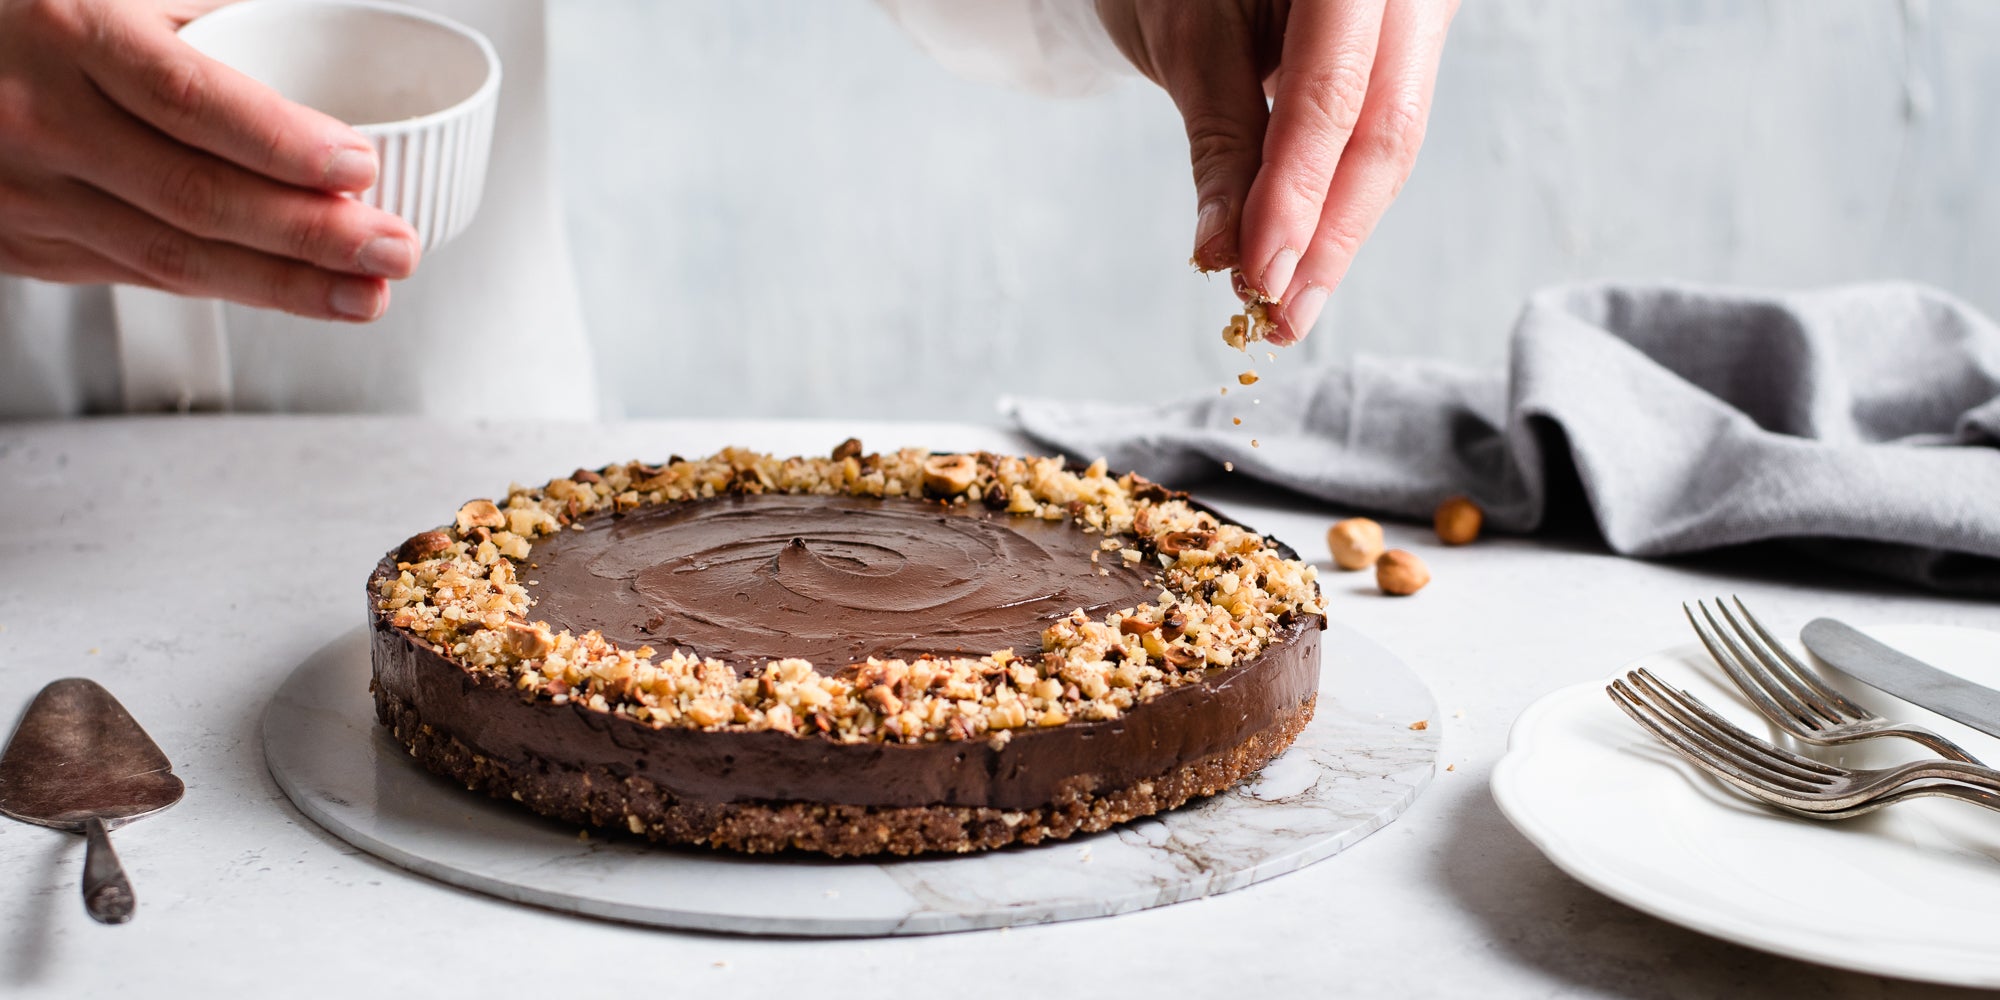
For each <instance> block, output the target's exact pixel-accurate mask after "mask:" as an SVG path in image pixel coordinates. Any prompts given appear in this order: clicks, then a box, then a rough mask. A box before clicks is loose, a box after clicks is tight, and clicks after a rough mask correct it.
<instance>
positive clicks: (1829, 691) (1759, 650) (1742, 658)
mask: <svg viewBox="0 0 2000 1000" xmlns="http://www.w3.org/2000/svg"><path fill="white" fill-rule="evenodd" d="M1734 600H1735V601H1736V607H1737V609H1738V610H1740V611H1742V612H1743V617H1742V619H1740V620H1739V619H1738V618H1737V617H1736V615H1735V613H1733V612H1731V611H1730V610H1729V605H1727V604H1725V603H1723V600H1722V598H1720V597H1718V598H1716V599H1715V606H1716V607H1718V608H1720V609H1721V610H1722V621H1717V620H1716V617H1715V613H1714V612H1712V611H1710V610H1709V609H1708V602H1706V601H1699V602H1696V606H1697V607H1699V608H1701V617H1702V618H1705V619H1707V620H1708V625H1707V626H1703V624H1702V622H1701V620H1700V619H1697V618H1696V617H1695V615H1694V611H1693V610H1692V609H1690V608H1689V607H1688V606H1687V604H1686V603H1683V604H1681V610H1682V611H1683V612H1685V613H1686V614H1687V619H1688V624H1690V625H1693V626H1694V631H1695V634H1696V635H1698V636H1700V637H1701V644H1702V645H1704V646H1707V647H1708V655H1710V656H1712V657H1714V658H1715V662H1716V664H1717V665H1719V666H1721V667H1722V669H1723V671H1724V672H1725V673H1727V674H1728V675H1729V679H1730V680H1732V681H1735V682H1736V686H1737V687H1739V688H1742V689H1743V693H1744V694H1745V695H1747V696H1749V698H1750V703H1751V704H1753V705H1755V706H1757V710H1758V711H1759V712H1762V713H1764V717H1765V718H1768V719H1770V720H1771V721H1772V722H1773V723H1775V724H1776V725H1777V726H1778V728H1779V729H1782V730H1784V731H1785V732H1787V733H1789V734H1791V735H1792V736H1794V737H1797V738H1798V739H1800V740H1803V741H1805V742H1807V743H1815V744H1818V745H1820V746H1841V745H1843V744H1847V743H1858V742H1860V741H1862V740H1869V739H1874V738H1876V737H1880V736H1900V737H1902V738H1904V739H1906V740H1912V741H1915V742H1917V743H1921V744H1923V745H1924V746H1925V747H1927V748H1929V749H1930V750H1932V751H1933V752H1936V753H1938V754H1941V755H1943V756H1945V757H1949V758H1951V759H1952V760H1961V761H1965V762H1966V763H1968V764H1978V763H1981V762H1980V760H1979V758H1977V757H1974V756H1973V755H1972V754H1970V753H1968V752H1966V750H1965V748H1964V747H1961V746H1959V745H1958V744H1956V743H1953V742H1952V741H1950V740H1948V739H1946V738H1944V737H1943V736H1940V735H1938V734H1937V733H1934V732H1931V731H1930V730H1928V729H1925V728H1924V727H1922V726H1919V725H1914V724H1911V723H1907V722H1891V721H1889V720H1888V719H1885V718H1883V717H1882V716H1880V715H1877V714H1875V713H1874V712H1871V711H1869V710H1868V709H1865V708H1862V707H1861V706H1860V705H1857V704H1855V703H1854V702H1853V701H1851V700H1849V699H1848V698H1847V697H1846V696H1844V695H1842V694H1841V693H1840V692H1838V691H1835V690H1834V689H1833V688H1832V687H1831V686H1830V685H1828V684H1827V683H1826V682H1825V681H1824V680H1821V679H1820V676H1819V674H1817V673H1815V672H1814V671H1813V669H1812V668H1811V667H1808V666H1806V665H1805V664H1804V663H1802V662H1800V660H1799V658H1798V657H1796V656H1793V655H1792V653H1791V650H1789V649H1786V648H1785V644H1784V643H1782V642H1779V641H1778V640H1777V639H1775V638H1773V637H1772V636H1771V633H1770V632H1769V631H1767V630H1766V629H1765V628H1764V624H1763V623H1762V622H1760V621H1758V620H1757V616H1756V615H1753V614H1751V613H1750V609H1749V608H1748V607H1747V606H1745V605H1744V603H1743V599H1742V598H1740V597H1738V598H1734ZM1722 622H1728V628H1726V629H1725V628H1724V627H1723V624H1722ZM1746 622H1747V623H1748V624H1747V625H1746V624H1745V623H1746Z"/></svg>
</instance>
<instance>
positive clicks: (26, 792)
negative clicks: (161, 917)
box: [0, 677, 185, 924]
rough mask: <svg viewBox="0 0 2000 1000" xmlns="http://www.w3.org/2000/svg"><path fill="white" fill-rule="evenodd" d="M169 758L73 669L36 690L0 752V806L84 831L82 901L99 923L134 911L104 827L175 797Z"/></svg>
mask: <svg viewBox="0 0 2000 1000" xmlns="http://www.w3.org/2000/svg"><path fill="white" fill-rule="evenodd" d="M184 790H185V789H184V787H183V786H182V785H181V779H179V778H176V777H174V766H173V763H172V762H170V761H168V760H167V755H166V754H164V753H161V752H160V748H159V747H158V746H155V745H154V744H153V741H152V738H151V737H148V736H147V735H146V731H145V730H143V729H141V728H139V724H138V723H137V722H134V721H133V720H132V715H131V713H129V712H127V711H125V706H123V705H120V704H118V699H116V698H113V697H111V692H109V691H106V690H104V688H102V687H100V686H99V685H98V684H97V682H96V681H89V680H84V679H83V678H81V677H71V678H68V679H65V680H59V681H56V682H54V683H52V684H50V685H49V686H48V687H45V688H43V689H42V691H41V693H40V694H38V695H36V696H35V700H34V703H33V704H30V705H29V706H28V712H27V714H26V715H23V716H22V717H21V724H20V725H19V726H17V727H16V728H15V729H14V736H13V738H12V739H9V740H8V741H7V749H6V751H5V752H4V753H0V814H5V815H8V816H12V817H13V818H15V819H18V820H21V821H23V822H26V823H35V824H39V825H41V826H49V827H54V828H56V829H58V830H69V831H71V832H81V833H82V834H83V835H84V836H85V837H87V838H88V839H89V848H88V850H87V852H86V854H85V855H84V862H83V907H84V909H85V910H88V911H89V912H90V915H91V917H92V918H94V919H96V920H97V921H98V922H100V923H106V924H122V923H124V922H125V921H127V920H130V919H132V909H133V906H134V899H133V896H132V883H131V882H130V881H129V880H127V879H126V877H125V868H124V866H123V865H121V864H119V863H118V855H117V853H116V852H114V851H113V850H112V849H111V836H110V831H111V829H112V828H113V827H116V826H122V825H124V824H125V823H128V822H130V821H132V820H135V819H138V818H139V817H141V816H146V815H149V814H152V813H156V812H159V811H160V810H162V809H165V808H166V807H168V806H170V805H173V804H174V803H176V802H179V801H180V800H181V793H182V792H183V791H184Z"/></svg>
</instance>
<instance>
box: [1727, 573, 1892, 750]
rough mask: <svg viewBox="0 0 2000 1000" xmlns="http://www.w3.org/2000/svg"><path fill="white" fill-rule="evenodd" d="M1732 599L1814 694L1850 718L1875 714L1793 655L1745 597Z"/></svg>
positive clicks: (1867, 716)
mask: <svg viewBox="0 0 2000 1000" xmlns="http://www.w3.org/2000/svg"><path fill="white" fill-rule="evenodd" d="M1730 599H1731V600H1733V601H1735V602H1736V607H1737V609H1738V610H1740V611H1742V612H1743V618H1744V620H1746V621H1748V622H1749V623H1750V627H1751V628H1752V629H1754V630H1755V631H1756V633H1757V635H1758V636H1759V637H1761V638H1762V639H1763V640H1764V643H1765V644H1766V645H1768V646H1770V648H1771V651H1772V652H1774V653H1776V654H1777V655H1778V659H1780V660H1782V661H1783V662H1784V664H1785V666H1786V667H1787V668H1789V669H1790V671H1791V674H1792V676H1794V677H1796V678H1798V680H1799V681H1800V682H1801V683H1803V684H1804V685H1805V686H1806V688H1807V689H1809V690H1810V691H1811V692H1812V693H1813V694H1815V695H1817V696H1818V697H1819V699H1820V700H1821V701H1823V702H1825V703H1827V704H1829V705H1832V706H1833V707H1834V709H1835V710H1837V711H1839V712H1841V713H1843V714H1845V715H1847V716H1848V717H1850V718H1855V719H1866V718H1871V717H1873V716H1874V714H1875V713H1873V712H1870V711H1868V710H1867V709H1865V708H1862V707H1861V706H1859V705H1856V704H1855V703H1853V702H1851V701H1848V700H1847V698H1846V697H1845V696H1843V695H1842V694H1841V693H1840V692H1838V691H1835V690H1834V689H1833V688H1831V687H1829V686H1828V685H1827V684H1826V682H1825V681H1824V680H1822V679H1821V678H1820V676H1819V672H1818V671H1816V670H1814V669H1812V668H1811V667H1808V666H1806V665H1805V664H1804V663H1802V662H1800V661H1799V658H1798V657H1796V656H1793V655H1792V651H1791V650H1790V649H1788V648H1787V647H1786V646H1785V644H1784V643H1782V642H1779V641H1778V640H1777V639H1775V638H1773V637H1772V636H1771V633H1770V631H1769V630H1768V629H1766V628H1764V623H1763V622H1760V621H1758V620H1757V616H1756V615H1753V614H1751V613H1750V608H1749V606H1748V605H1746V604H1744V603H1743V598H1741V597H1738V596H1736V595H1734V594H1731V595H1730ZM1715 603H1717V604H1721V603H1722V599H1721V598H1719V597H1718V598H1716V600H1715ZM1722 613H1723V614H1725V615H1727V614H1729V609H1728V608H1727V607H1725V608H1723V609H1722ZM1739 627H1740V626H1739Z"/></svg>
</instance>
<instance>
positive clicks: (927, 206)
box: [550, 0, 2000, 421]
mask: <svg viewBox="0 0 2000 1000" xmlns="http://www.w3.org/2000/svg"><path fill="white" fill-rule="evenodd" d="M550 17H551V22H552V23H551V38H552V42H551V44H552V46H553V56H554V58H553V71H554V75H555V84H554V86H555V102H556V114H557V136H556V141H557V142H558V144H559V147H560V161H561V166H562V169H563V171H564V186H565V203H566V206H567V210H568V213H569V229H570V233H571V236H572V239H573V241H574V246H573V250H574V254H575V258H576V262H577V267H578V270H579V272H580V275H579V276H580V280H581V285H582V288H583V292H584V296H585V308H586V312H587V316H588V319H589V322H590V324H591V327H592V332H593V336H594V338H595V340H596V342H597V344H598V345H599V364H600V365H601V366H602V369H603V374H604V376H605V383H606V385H607V387H608V389H609V391H610V393H611V395H612V396H613V398H614V404H613V405H614V406H617V407H620V408H621V410H622V412H624V413H626V414H629V415H634V416H648V415H698V414H713V415H742V416H857V417H860V416H896V415H920V416H924V417H935V418H960V419H970V420H978V421H989V420H991V419H993V416H992V415H993V400H994V398H995V397H996V396H997V395H999V394H1001V393H1006V392H1013V393H1030V394H1051V395H1074V396H1098V397H1103V398H1111V399H1137V398H1141V397H1143V396H1144V395H1146V394H1149V393H1161V392H1166V393H1193V392H1209V391H1213V387H1214V386H1215V385H1217V384H1218V383H1219V382H1220V381H1221V380H1222V379H1225V378H1227V377H1228V376H1229V375H1230V374H1232V373H1233V372H1235V371H1236V370H1238V369H1240V367H1241V363H1240V362H1241V357H1240V356H1239V355H1235V354H1234V353H1233V352H1230V351H1228V350H1227V349H1226V348H1224V347H1223V346H1222V345H1221V343H1220V341H1219V339H1218V336H1217V331H1218V330H1219V329H1220V326H1221V323H1222V321H1223V319H1224V318H1225V317H1226V316H1227V314H1228V313H1229V311H1230V308H1231V305H1232V304H1233V298H1232V297H1231V296H1230V295H1229V293H1228V290H1227V287H1226V284H1225V282H1223V281H1222V280H1220V279H1214V280H1210V279H1204V278H1202V277H1200V276H1197V275H1195V274H1193V273H1192V272H1191V271H1190V270H1189V268H1188V267H1187V264H1186V259H1187V256H1188V253H1189V249H1190V248H1189V243H1190V241H1191V238H1192V229H1193V212H1194V206H1193V186H1192V183H1191V182H1190V181H1189V179H1188V169H1187V153H1186V147H1185V144H1184V142H1183V138H1182V133H1181V126H1180V122H1179V120H1178V118H1177V117H1176V116H1175V114H1174V112H1173V108H1172V106H1171V105H1170V104H1169V103H1168V101H1167V100H1166V98H1165V97H1164V95H1162V94H1161V93H1159V92H1158V91H1157V89H1156V88H1154V87H1152V85H1150V84H1148V83H1146V82H1145V81H1143V80H1139V79H1136V78H1135V79H1134V80H1133V81H1131V82H1130V83H1128V84H1126V85H1124V86H1122V87H1120V88H1119V89H1117V90H1116V91H1114V92H1112V93H1109V94H1106V95H1103V96H1099V97H1094V98H1086V99H1080V100H1051V99H1046V98H1039V97H1034V96H1031V95H1024V94H1017V93H1012V92H1008V91H1005V90H1001V89H996V88H992V87H987V86H982V85H977V84H972V83H967V82H964V81H961V80H959V79H957V78H955V77H953V76H951V75H950V74H949V73H947V72H946V71H945V70H944V69H942V68H940V67H939V66H937V65H936V64H935V63H933V62H932V61H931V60H930V59H929V58H927V57H926V56H924V55H923V54H922V53H921V52H919V51H917V50H916V49H915V48H914V47H913V46H912V45H910V44H909V43H908V42H907V40H906V39H905V38H904V36H903V35H902V33H901V31H900V29H899V28H897V27H896V26H895V25H894V24H893V23H892V22H890V21H889V20H888V18H887V17H886V16H885V15H883V14H882V13H881V12H880V11H879V10H877V9H876V8H875V7H874V6H873V5H872V4H871V3H868V2H866V0H822V2H811V3H808V2H804V0H554V2H553V5H552V10H551V15H550ZM1996 154H2000V4H1994V3H1990V2H1985V0H1958V2H1948V3H1925V2H1922V0H1907V2H1902V3H1897V2H1891V0H1830V2H1813V0H1786V2H1767V3H1762V4H1746V3H1741V2H1693V0H1689V2H1680V3H1662V2H1648V3H1643V4H1641V3H1629V4H1605V3H1596V2H1586V0H1569V2H1541V0H1467V3H1466V4H1465V7H1464V9H1463V11H1462V12H1461V14H1460V15H1459V18H1458V21H1457V23H1456V25H1455V27H1454V28H1453V32H1452V38H1451V42H1450V45H1449V47H1448V49H1447V51H1446V53H1445V62H1444V67H1443V71H1442V73H1441V75H1440V78H1439V83H1438V89H1437V103H1436V109H1435V111H1434V113H1433V118H1432V121H1431V127H1430V134H1429V138H1428V140H1427V143H1426V145H1425V148H1424V153H1423V156H1422V159H1421V161H1420V163H1419V164H1418V167H1417V171H1416V174H1415V176H1414V177H1413V178H1412V179H1411V181H1410V183H1409V185H1408V187H1407V188H1406V189H1405V190H1404V193H1403V195H1402V197H1401V199H1400V200H1399V201H1398V202H1397V204H1396V206H1395V207H1394V208H1393V209H1392V210H1391V211H1390V214H1389V216H1388V218H1387V219H1386V220H1385V221H1384V223H1383V224H1382V226H1381V228H1380V229H1379V230H1378V231H1377V233H1376V236H1375V238H1374V239H1373V241H1372V242H1371V243H1370V244H1369V245H1368V246H1367V248H1366V249H1365V250H1364V252H1363V255H1362V257H1361V259H1360V260H1359V262H1358V263H1357V264H1356V266H1355V267H1354V269H1353V271H1352V272H1351V273H1350V275H1349V277H1348V279H1347V281H1346V283H1345V285H1344V286H1343V287H1342V288H1341V289H1340V290H1339V291H1338V292H1337V293H1336V294H1335V296H1334V297H1333V299H1332V301H1331V303H1330V304H1329V306H1328V309H1327V314H1326V316H1325V317H1324V318H1323V319H1322V320H1321V322H1320V325H1319V327H1318V329H1317V330H1316V331H1315V332H1314V334H1313V335H1312V337H1311V338H1309V339H1308V341H1307V343H1306V344H1305V345H1304V346H1303V347H1301V348H1298V349H1295V350H1293V351H1291V352H1289V353H1288V354H1284V355H1280V360H1279V362H1278V363H1277V364H1276V365H1266V366H1264V369H1265V370H1267V371H1268V370H1271V369H1279V370H1284V369H1297V368H1302V367H1304V366H1306V365H1308V364H1311V363H1315V362H1319V361H1323V360H1327V359H1331V358H1337V357H1342V356H1346V355H1349V354H1352V353H1355V352H1365V353H1372V354H1413V355H1428V356H1434V357H1442V358H1449V359H1456V360H1460V361H1463V362H1467V363H1473V364H1497V363H1499V362H1500V361H1501V359H1502V358H1504V356H1505V351H1506V334H1507V330H1508V327H1509V325H1510V322H1511V320H1512V317H1513V315H1514V312H1515V310H1516V308H1517V306H1518V303H1519V302H1520V300H1521V298H1522V297H1523V296H1524V295H1525V294H1527V293H1528V292H1529V291H1531V290H1532V289H1534V288H1536V287H1537V286H1540V285H1543V284H1546V283H1550V282H1557V281H1564V280H1571V279H1579V278H1595V277H1672V278H1680V279H1694V280H1702V281H1716V282H1732V283H1744V284H1755V285H1762V286H1807V285H1816V284H1824V283H1834V282H1845V281H1858V280H1868V279H1875V278H1892V277H1893V278H1913V279H1918V280H1923V281H1927V282H1931V283H1934V284H1937V285H1939V286H1942V287H1944V288H1946V289H1948V290H1951V291H1953V292H1955V293H1957V294H1959V295H1961V296H1963V297H1965V298H1967V299H1969V300H1971V301H1972V302H1974V303H1975V304H1977V305H1979V306H1981V307H1982V308H1984V309H1986V310H1987V311H1989V312H1994V313H2000V287H1996V286H1995V282H1994V281H1993V277H1994V271H1995V264H1996V262H2000V178H1996V176H1995V173H1994V171H1995V164H1996V162H2000V158H1996Z"/></svg>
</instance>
